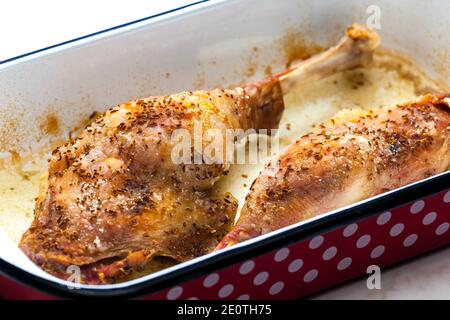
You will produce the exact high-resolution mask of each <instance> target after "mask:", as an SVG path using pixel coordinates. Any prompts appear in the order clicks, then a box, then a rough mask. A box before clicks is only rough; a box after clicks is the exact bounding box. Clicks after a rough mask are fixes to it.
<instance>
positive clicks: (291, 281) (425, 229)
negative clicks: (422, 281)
mask: <svg viewBox="0 0 450 320" xmlns="http://www.w3.org/2000/svg"><path fill="white" fill-rule="evenodd" d="M449 227H450V189H447V190H445V191H443V192H440V193H438V194H435V195H431V196H428V197H425V198H423V199H421V200H416V201H414V202H411V203H408V204H406V205H403V206H401V207H398V208H395V209H393V210H390V211H386V212H380V213H379V214H377V215H372V216H370V217H368V218H365V219H362V220H360V221H357V222H356V223H352V224H350V225H347V226H343V227H340V228H338V229H335V230H333V231H329V232H326V233H324V234H322V235H319V236H316V237H314V238H312V239H308V240H303V241H300V242H298V243H294V244H292V245H290V246H288V247H284V248H279V249H278V250H275V251H272V252H269V253H266V254H264V255H261V256H258V257H253V258H252V259H250V260H247V261H245V262H242V263H238V264H234V265H232V266H228V267H226V268H223V269H221V270H218V271H216V272H214V273H211V274H209V275H206V276H202V277H199V278H196V279H193V280H189V281H187V282H184V283H180V284H179V285H178V286H175V287H172V288H168V289H166V290H163V291H160V292H157V293H154V294H152V295H149V296H148V297H145V299H183V300H184V299H294V298H300V297H303V296H306V295H309V294H312V293H315V292H317V291H320V290H323V289H326V288H328V287H331V286H333V285H335V284H338V283H341V282H344V281H346V280H349V279H352V278H355V277H358V276H361V275H364V274H366V272H367V267H368V266H370V265H377V266H379V267H381V268H383V267H386V266H388V265H391V264H394V263H396V262H399V261H402V260H405V259H408V258H411V257H413V256H416V255H418V254H421V253H424V252H426V251H429V250H432V249H435V248H438V247H440V246H443V245H445V244H448V243H450V231H449ZM0 297H3V298H5V299H49V298H51V297H50V296H48V295H46V294H43V293H41V292H38V291H35V290H34V289H30V288H28V287H26V286H23V285H20V284H18V283H16V282H14V281H12V280H10V279H7V278H5V277H0Z"/></svg>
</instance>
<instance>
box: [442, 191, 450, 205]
mask: <svg viewBox="0 0 450 320" xmlns="http://www.w3.org/2000/svg"><path fill="white" fill-rule="evenodd" d="M443 200H444V203H449V202H450V191H447V193H446V194H445V195H444V199H443Z"/></svg>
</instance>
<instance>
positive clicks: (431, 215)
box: [422, 211, 437, 226]
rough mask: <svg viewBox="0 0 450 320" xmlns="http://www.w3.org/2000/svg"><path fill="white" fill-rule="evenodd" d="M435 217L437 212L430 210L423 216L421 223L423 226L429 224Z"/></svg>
mask: <svg viewBox="0 0 450 320" xmlns="http://www.w3.org/2000/svg"><path fill="white" fill-rule="evenodd" d="M436 218H437V213H436V212H434V211H433V212H430V213H428V214H427V215H426V216H425V217H423V220H422V223H423V225H424V226H428V225H430V224H432V223H433V222H434V221H435V220H436Z"/></svg>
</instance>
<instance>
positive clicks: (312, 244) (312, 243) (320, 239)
mask: <svg viewBox="0 0 450 320" xmlns="http://www.w3.org/2000/svg"><path fill="white" fill-rule="evenodd" d="M323 240H324V238H323V236H317V237H315V238H313V239H312V240H311V241H310V242H309V248H310V249H317V248H318V247H320V246H321V245H322V243H323Z"/></svg>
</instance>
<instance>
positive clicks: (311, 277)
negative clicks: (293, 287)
mask: <svg viewBox="0 0 450 320" xmlns="http://www.w3.org/2000/svg"><path fill="white" fill-rule="evenodd" d="M318 275H319V271H318V270H317V269H312V270H309V271H308V272H307V273H306V274H305V275H304V277H303V281H304V282H305V283H309V282H311V281H313V280H314V279H316V278H317V276H318Z"/></svg>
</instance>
